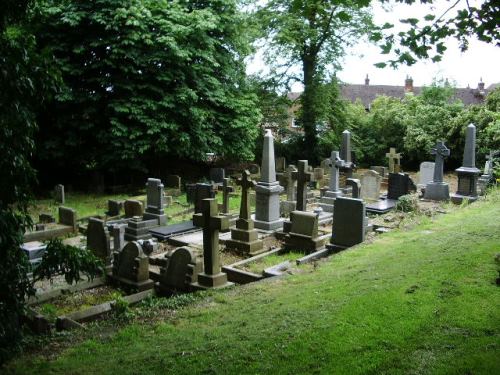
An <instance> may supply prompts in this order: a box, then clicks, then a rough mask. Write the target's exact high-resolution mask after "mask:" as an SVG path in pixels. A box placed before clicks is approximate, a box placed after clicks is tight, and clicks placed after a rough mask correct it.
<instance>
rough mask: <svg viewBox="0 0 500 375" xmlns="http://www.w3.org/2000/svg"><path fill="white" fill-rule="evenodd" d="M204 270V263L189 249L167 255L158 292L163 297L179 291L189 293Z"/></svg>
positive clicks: (182, 248)
mask: <svg viewBox="0 0 500 375" xmlns="http://www.w3.org/2000/svg"><path fill="white" fill-rule="evenodd" d="M202 268H203V265H202V263H201V262H199V261H198V257H197V256H196V254H195V253H194V252H193V251H191V250H190V249H189V248H187V247H179V248H177V249H175V250H173V251H172V252H169V253H167V254H166V255H165V259H164V264H163V265H162V266H161V267H160V277H159V279H158V283H157V284H156V291H157V292H159V294H162V295H165V294H167V295H169V294H172V292H177V291H181V292H189V291H190V290H191V284H192V283H196V282H197V281H198V273H199V272H201V270H202Z"/></svg>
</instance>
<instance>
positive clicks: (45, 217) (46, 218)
mask: <svg viewBox="0 0 500 375" xmlns="http://www.w3.org/2000/svg"><path fill="white" fill-rule="evenodd" d="M38 222H39V223H42V224H51V223H55V222H56V218H55V217H54V216H52V215H51V214H46V213H42V214H40V215H39V216H38Z"/></svg>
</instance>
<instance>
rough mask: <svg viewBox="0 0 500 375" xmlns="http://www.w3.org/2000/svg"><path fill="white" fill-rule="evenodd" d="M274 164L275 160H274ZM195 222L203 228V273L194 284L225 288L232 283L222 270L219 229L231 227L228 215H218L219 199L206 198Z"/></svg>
mask: <svg viewBox="0 0 500 375" xmlns="http://www.w3.org/2000/svg"><path fill="white" fill-rule="evenodd" d="M273 166H274V161H273ZM193 223H194V225H196V226H197V227H201V228H203V263H204V270H203V273H200V274H198V282H197V283H194V284H193V286H194V287H196V288H200V289H208V288H223V287H226V286H228V285H232V283H229V282H228V281H227V274H225V273H223V272H221V264H220V255H219V231H220V230H227V229H228V228H229V219H228V218H227V216H217V201H216V200H215V199H213V198H209V199H204V200H203V202H202V212H201V213H198V214H195V215H193Z"/></svg>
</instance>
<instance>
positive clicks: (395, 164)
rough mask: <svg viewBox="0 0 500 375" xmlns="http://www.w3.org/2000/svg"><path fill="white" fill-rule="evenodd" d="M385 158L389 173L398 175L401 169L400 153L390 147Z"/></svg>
mask: <svg viewBox="0 0 500 375" xmlns="http://www.w3.org/2000/svg"><path fill="white" fill-rule="evenodd" d="M385 156H386V157H387V158H388V159H389V173H399V172H400V169H401V167H400V164H401V153H400V152H396V149H395V148H394V147H391V148H390V149H389V152H388V153H386V154H385Z"/></svg>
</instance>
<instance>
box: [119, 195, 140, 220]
mask: <svg viewBox="0 0 500 375" xmlns="http://www.w3.org/2000/svg"><path fill="white" fill-rule="evenodd" d="M123 208H124V209H125V217H126V218H130V217H134V216H142V214H143V205H142V202H141V201H137V200H132V199H127V200H126V201H125V203H123Z"/></svg>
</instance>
